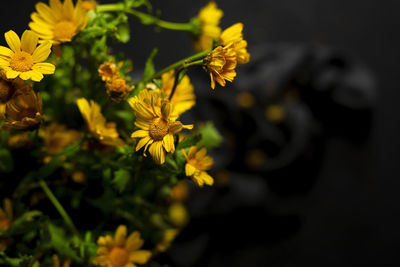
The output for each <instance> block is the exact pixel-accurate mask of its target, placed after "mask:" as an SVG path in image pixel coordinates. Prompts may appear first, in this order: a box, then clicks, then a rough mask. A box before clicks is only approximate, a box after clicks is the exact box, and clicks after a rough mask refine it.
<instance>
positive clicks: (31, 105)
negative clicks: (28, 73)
mask: <svg viewBox="0 0 400 267" xmlns="http://www.w3.org/2000/svg"><path fill="white" fill-rule="evenodd" d="M30 86H32V85H30ZM42 109H43V105H42V97H41V96H40V93H37V94H35V92H34V91H33V89H32V87H30V90H28V91H25V90H20V91H18V92H17V93H15V94H14V96H13V98H12V99H11V100H10V101H8V102H7V103H6V104H5V112H4V113H3V112H0V119H2V120H4V121H5V122H4V124H3V129H5V130H10V129H15V130H32V129H35V128H36V127H38V126H39V124H40V123H41V122H42Z"/></svg>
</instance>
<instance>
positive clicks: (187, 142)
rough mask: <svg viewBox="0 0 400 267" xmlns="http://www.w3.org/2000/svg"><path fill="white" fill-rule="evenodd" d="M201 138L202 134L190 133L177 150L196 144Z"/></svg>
mask: <svg viewBox="0 0 400 267" xmlns="http://www.w3.org/2000/svg"><path fill="white" fill-rule="evenodd" d="M201 139H202V136H201V134H192V135H189V136H187V137H186V138H185V139H183V140H182V141H181V142H180V143H179V144H178V146H177V148H176V150H180V149H183V148H188V147H191V146H195V145H197V143H198V142H199V141H200V140H201Z"/></svg>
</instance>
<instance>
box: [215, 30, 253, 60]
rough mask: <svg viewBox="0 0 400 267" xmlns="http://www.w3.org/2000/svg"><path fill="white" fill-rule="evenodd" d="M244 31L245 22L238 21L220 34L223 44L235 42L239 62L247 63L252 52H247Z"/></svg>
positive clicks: (234, 47) (234, 46)
mask: <svg viewBox="0 0 400 267" xmlns="http://www.w3.org/2000/svg"><path fill="white" fill-rule="evenodd" d="M242 31H243V23H236V24H234V25H232V26H231V27H229V28H227V29H226V30H224V31H223V32H222V34H221V36H220V42H221V45H222V46H228V45H229V44H231V43H232V44H233V49H234V50H235V52H236V61H237V64H246V63H248V62H249V61H250V54H249V53H248V52H247V41H245V40H243V34H242Z"/></svg>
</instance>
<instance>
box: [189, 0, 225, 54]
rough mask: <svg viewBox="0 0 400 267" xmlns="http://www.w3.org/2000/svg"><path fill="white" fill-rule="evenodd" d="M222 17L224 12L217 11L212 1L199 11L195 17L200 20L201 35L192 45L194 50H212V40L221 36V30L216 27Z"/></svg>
mask: <svg viewBox="0 0 400 267" xmlns="http://www.w3.org/2000/svg"><path fill="white" fill-rule="evenodd" d="M223 15H224V12H223V11H222V10H221V9H218V7H217V4H216V3H215V2H214V1H211V2H209V3H208V5H207V6H205V7H203V8H202V9H201V10H200V12H199V14H198V16H197V17H198V19H199V20H200V25H201V33H200V36H199V37H198V39H197V41H196V42H195V44H194V46H195V49H196V50H198V51H203V50H207V49H211V48H212V45H213V40H214V39H217V38H218V37H219V36H220V34H221V28H220V27H219V26H218V25H219V22H220V20H221V18H222V16H223Z"/></svg>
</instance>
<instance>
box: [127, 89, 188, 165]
mask: <svg viewBox="0 0 400 267" xmlns="http://www.w3.org/2000/svg"><path fill="white" fill-rule="evenodd" d="M128 102H129V105H130V106H131V107H132V109H133V110H134V112H135V116H136V121H135V125H136V126H137V127H139V128H140V130H137V131H135V132H134V133H132V135H131V137H132V138H140V140H139V142H138V143H137V146H136V151H138V150H140V149H141V148H143V147H144V155H146V154H145V153H146V150H147V149H148V150H149V152H150V155H151V156H152V157H153V159H154V160H155V161H156V162H157V163H158V164H163V163H164V162H165V153H174V151H175V144H174V134H177V133H179V132H180V131H181V130H182V129H192V128H193V125H183V124H182V123H181V122H179V121H175V118H171V116H170V115H171V111H172V108H173V107H172V106H171V104H170V103H169V101H168V100H166V99H163V97H162V94H161V91H160V90H142V91H140V93H139V96H135V97H133V98H130V99H129V101H128Z"/></svg>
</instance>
